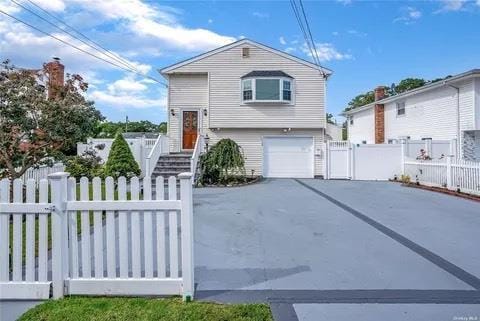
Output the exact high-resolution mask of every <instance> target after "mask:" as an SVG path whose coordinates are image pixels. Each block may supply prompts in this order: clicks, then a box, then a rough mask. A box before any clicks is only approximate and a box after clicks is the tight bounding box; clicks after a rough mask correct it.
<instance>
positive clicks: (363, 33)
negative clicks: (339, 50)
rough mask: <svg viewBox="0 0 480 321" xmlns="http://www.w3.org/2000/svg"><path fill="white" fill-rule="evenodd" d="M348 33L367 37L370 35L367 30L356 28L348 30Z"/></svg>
mask: <svg viewBox="0 0 480 321" xmlns="http://www.w3.org/2000/svg"><path fill="white" fill-rule="evenodd" d="M347 33H348V34H349V35H353V36H357V37H362V38H363V37H366V36H368V34H367V33H366V32H363V31H359V30H356V29H350V30H347Z"/></svg>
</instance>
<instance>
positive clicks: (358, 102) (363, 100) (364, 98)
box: [345, 91, 375, 111]
mask: <svg viewBox="0 0 480 321" xmlns="http://www.w3.org/2000/svg"><path fill="white" fill-rule="evenodd" d="M374 101H375V94H374V92H373V91H368V92H366V93H364V94H360V95H357V96H356V97H355V98H353V99H352V100H350V102H349V103H348V107H347V108H345V111H349V110H351V109H353V108H357V107H360V106H363V105H367V104H370V103H373V102H374Z"/></svg>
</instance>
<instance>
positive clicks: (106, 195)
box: [0, 172, 194, 300]
mask: <svg viewBox="0 0 480 321" xmlns="http://www.w3.org/2000/svg"><path fill="white" fill-rule="evenodd" d="M178 178H179V180H180V198H178V197H177V192H178V190H177V178H176V177H173V176H172V177H169V178H168V193H167V195H168V197H166V198H165V192H166V191H165V187H164V186H165V182H164V178H163V177H157V178H156V180H155V184H154V185H153V186H152V179H151V178H150V177H145V178H144V179H143V182H141V181H140V180H139V179H138V178H137V177H133V178H131V179H130V181H129V182H127V180H126V179H125V178H124V177H120V178H119V179H118V181H117V182H114V180H113V179H112V178H111V177H107V178H106V179H105V180H104V181H102V180H101V179H100V178H98V177H96V178H93V179H92V181H91V182H89V180H88V179H87V178H81V179H80V182H79V184H77V181H76V180H75V179H74V178H68V173H63V172H60V173H54V174H51V175H49V178H48V180H47V179H42V180H40V181H39V183H38V184H37V183H36V182H35V180H33V179H30V180H28V181H27V183H26V186H24V184H23V181H22V180H21V179H17V180H14V181H13V182H11V181H9V180H7V179H4V180H2V181H0V299H47V298H49V297H50V296H53V297H54V298H60V297H62V296H63V295H65V294H82V295H182V296H183V298H184V299H185V300H188V299H191V298H193V294H194V264H193V213H192V211H193V205H192V184H191V173H182V174H180V175H179V176H178ZM142 183H143V184H142ZM11 186H13V190H11V188H10V187H11ZM24 191H25V193H24ZM11 195H13V197H11ZM90 220H92V221H93V222H91V221H90ZM91 223H93V225H92V224H91Z"/></svg>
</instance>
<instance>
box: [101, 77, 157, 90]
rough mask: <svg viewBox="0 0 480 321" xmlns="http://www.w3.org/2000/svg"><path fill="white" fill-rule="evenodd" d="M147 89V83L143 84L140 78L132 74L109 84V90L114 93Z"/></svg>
mask: <svg viewBox="0 0 480 321" xmlns="http://www.w3.org/2000/svg"><path fill="white" fill-rule="evenodd" d="M147 89H148V87H147V86H146V85H145V84H143V83H142V82H140V81H138V80H135V79H134V78H133V77H131V76H128V77H126V78H123V79H119V80H117V81H115V82H113V83H112V84H110V85H108V91H109V92H110V93H112V94H115V93H131V92H141V91H145V90H147Z"/></svg>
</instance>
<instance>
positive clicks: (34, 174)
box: [22, 163, 65, 184]
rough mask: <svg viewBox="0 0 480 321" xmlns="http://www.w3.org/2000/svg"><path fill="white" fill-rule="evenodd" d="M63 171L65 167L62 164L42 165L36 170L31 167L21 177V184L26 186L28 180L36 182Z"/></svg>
mask: <svg viewBox="0 0 480 321" xmlns="http://www.w3.org/2000/svg"><path fill="white" fill-rule="evenodd" d="M64 170H65V165H63V164H62V163H56V164H53V166H47V165H42V166H39V167H37V168H35V167H31V168H29V169H27V171H26V172H25V173H24V174H23V175H22V180H23V183H24V184H26V183H27V181H28V180H29V179H34V180H35V182H36V183H37V184H38V182H39V181H40V180H41V179H44V178H47V177H48V175H50V174H51V173H56V172H63V171H64Z"/></svg>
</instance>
